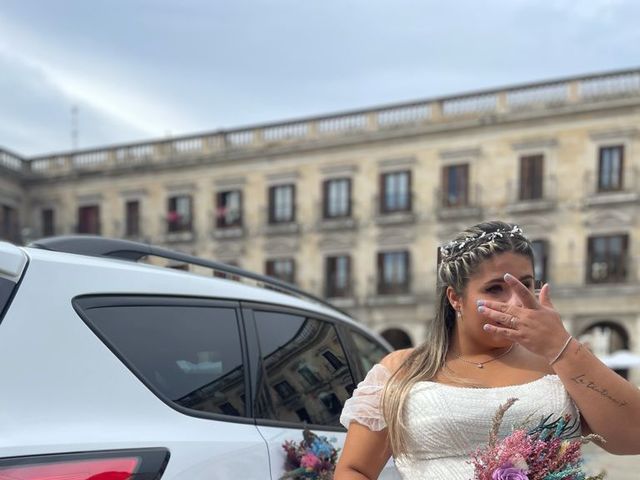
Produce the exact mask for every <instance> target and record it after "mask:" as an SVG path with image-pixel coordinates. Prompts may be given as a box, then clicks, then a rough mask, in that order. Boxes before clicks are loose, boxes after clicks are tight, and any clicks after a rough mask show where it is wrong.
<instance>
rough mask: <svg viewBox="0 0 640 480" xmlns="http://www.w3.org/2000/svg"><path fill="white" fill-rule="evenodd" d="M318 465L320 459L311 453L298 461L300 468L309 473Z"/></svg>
mask: <svg viewBox="0 0 640 480" xmlns="http://www.w3.org/2000/svg"><path fill="white" fill-rule="evenodd" d="M320 463H321V461H320V459H319V458H318V457H316V456H315V455H314V454H313V453H307V454H305V455H303V456H302V458H301V459H300V466H301V467H304V468H306V469H307V470H310V471H311V470H314V469H315V468H316V467H317V466H318V465H320Z"/></svg>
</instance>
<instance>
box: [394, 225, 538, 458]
mask: <svg viewBox="0 0 640 480" xmlns="http://www.w3.org/2000/svg"><path fill="white" fill-rule="evenodd" d="M441 252H443V255H442V257H441V258H442V261H441V262H440V264H439V265H438V273H437V278H438V282H437V286H436V312H435V318H434V319H433V320H432V321H431V322H429V323H428V324H427V334H426V338H427V340H426V341H425V342H424V343H422V344H421V345H419V346H417V347H416V348H415V349H414V350H413V352H411V354H410V355H408V357H407V358H406V359H405V360H404V362H403V363H402V365H401V367H400V368H399V369H398V370H396V372H395V373H394V374H393V375H392V376H391V378H390V380H389V381H388V382H387V384H386V386H385V388H384V391H383V395H382V411H383V414H384V418H385V421H386V423H387V426H388V436H389V442H390V446H391V450H392V451H393V455H394V456H395V457H398V456H400V455H403V454H406V453H407V441H406V434H405V423H404V406H405V404H406V399H407V396H408V394H409V392H410V391H411V389H412V387H413V386H414V385H415V384H416V382H419V381H424V380H429V379H431V378H433V377H434V376H435V375H436V373H437V372H438V371H439V370H440V369H441V368H442V367H443V366H444V364H445V359H446V356H447V350H448V348H449V342H450V340H451V337H452V334H453V330H454V327H455V322H456V312H455V310H454V309H453V307H452V306H451V304H450V303H449V299H448V298H447V287H449V286H451V287H452V288H453V289H454V291H455V292H456V293H457V294H458V295H460V296H462V295H464V292H465V288H466V286H467V283H468V281H469V279H470V278H471V277H472V276H473V275H474V273H475V272H476V271H477V269H478V267H479V265H480V264H481V263H482V262H483V261H485V260H486V259H488V258H490V257H492V256H494V255H496V254H499V253H504V252H514V253H518V254H522V255H525V256H526V257H528V258H530V259H531V262H532V265H533V248H532V246H531V242H530V241H529V240H527V239H526V238H525V237H524V236H523V235H522V231H521V230H520V229H519V228H518V227H517V226H516V225H513V224H509V223H504V222H500V221H490V222H484V223H479V224H477V225H474V226H472V227H470V228H468V229H466V230H465V231H463V232H461V233H460V234H459V235H457V236H456V238H454V239H453V240H452V241H451V242H450V243H449V244H447V245H446V246H445V247H443V248H442V249H441ZM463 382H464V380H463ZM443 414H444V412H443Z"/></svg>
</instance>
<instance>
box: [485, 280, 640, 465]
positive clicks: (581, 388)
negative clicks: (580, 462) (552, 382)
mask: <svg viewBox="0 0 640 480" xmlns="http://www.w3.org/2000/svg"><path fill="white" fill-rule="evenodd" d="M504 278H505V282H506V283H507V284H508V285H510V287H511V288H512V289H513V291H514V293H515V294H516V295H517V297H518V299H519V303H520V305H517V304H515V303H514V302H511V303H504V302H493V301H485V300H479V301H478V311H480V312H482V313H483V314H484V315H485V316H486V317H488V318H490V319H493V320H495V321H496V322H497V323H498V324H500V325H502V326H501V327H497V326H495V325H491V324H485V325H484V327H483V328H484V329H485V331H487V332H493V333H497V334H500V335H503V336H505V337H506V338H509V339H511V340H513V341H515V342H518V343H519V344H520V345H522V346H523V347H525V348H526V349H527V350H529V351H531V352H533V353H536V354H538V355H540V356H542V357H544V358H546V359H547V362H552V367H553V370H554V372H555V373H556V374H557V375H558V376H559V377H560V379H561V380H562V383H563V384H564V386H565V388H566V389H567V391H568V392H569V395H571V398H572V399H573V401H574V402H575V403H576V405H577V406H578V408H579V409H580V412H581V414H582V417H583V419H584V420H585V421H586V424H587V426H588V429H589V430H591V431H592V432H593V433H596V434H598V435H600V436H601V437H603V438H604V439H605V441H606V443H605V444H604V445H601V446H602V447H603V448H604V449H605V450H607V451H608V452H610V453H615V454H619V455H623V454H625V455H637V454H640V390H638V388H636V387H635V386H633V385H632V384H631V383H629V382H627V381H626V380H625V379H624V378H622V377H621V376H619V375H618V374H617V373H615V372H614V371H613V370H611V369H610V368H609V367H607V366H606V365H605V364H604V363H602V362H601V361H600V360H598V358H596V357H595V356H594V355H593V354H592V353H591V352H589V351H588V349H587V348H586V347H583V346H582V345H581V344H580V343H579V342H578V341H577V340H574V339H572V340H571V341H570V343H569V344H567V348H566V349H565V350H564V352H562V354H561V355H560V357H559V358H557V360H556V356H557V355H558V353H559V352H560V351H561V350H562V348H563V346H564V345H565V342H566V341H567V339H568V338H569V333H568V332H567V331H566V329H565V328H564V326H563V324H562V320H561V319H560V315H559V314H558V312H557V311H556V309H555V307H554V306H553V304H552V303H551V299H550V295H549V285H545V286H544V287H542V290H541V292H540V301H538V300H537V299H536V298H535V296H534V294H533V292H531V291H530V290H529V289H528V288H527V287H525V286H524V285H523V284H522V283H521V282H520V281H519V280H518V279H517V278H515V277H513V276H512V275H509V274H506V275H505V277H504ZM554 360H555V361H554Z"/></svg>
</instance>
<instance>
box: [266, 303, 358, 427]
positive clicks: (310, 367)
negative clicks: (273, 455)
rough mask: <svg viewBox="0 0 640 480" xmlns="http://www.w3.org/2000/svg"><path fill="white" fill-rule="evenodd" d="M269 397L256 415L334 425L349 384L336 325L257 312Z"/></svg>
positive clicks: (288, 315)
mask: <svg viewBox="0 0 640 480" xmlns="http://www.w3.org/2000/svg"><path fill="white" fill-rule="evenodd" d="M255 319H256V324H257V328H258V337H259V340H260V348H261V351H262V358H263V362H264V370H265V373H266V378H265V379H264V383H263V385H262V387H263V388H264V389H267V390H268V397H269V399H270V401H269V402H265V403H264V404H262V405H261V407H258V408H257V416H258V417H259V418H268V419H272V420H280V421H285V422H296V423H312V424H318V425H330V426H339V425H340V423H339V417H340V412H341V411H342V405H343V404H344V401H345V400H346V399H347V398H349V397H350V396H351V393H352V392H353V388H354V383H353V377H352V376H351V371H350V370H349V366H348V364H347V360H346V356H345V353H344V351H343V349H342V345H341V344H340V341H339V340H338V334H337V332H336V329H335V327H334V326H333V325H332V324H331V323H329V322H325V321H322V320H317V319H315V318H309V317H304V316H299V315H292V314H286V313H279V312H268V311H256V312H255Z"/></svg>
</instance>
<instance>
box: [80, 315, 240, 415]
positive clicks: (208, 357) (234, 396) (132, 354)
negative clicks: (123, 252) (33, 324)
mask: <svg viewBox="0 0 640 480" xmlns="http://www.w3.org/2000/svg"><path fill="white" fill-rule="evenodd" d="M84 313H85V316H86V318H87V319H88V321H89V323H90V325H92V326H93V328H94V329H95V330H97V332H98V333H99V336H100V337H101V338H102V340H103V341H104V342H105V343H107V344H108V345H109V346H110V347H111V348H112V349H114V350H115V351H116V352H117V353H118V354H119V357H120V358H121V360H122V361H123V362H124V363H125V364H127V366H129V367H130V368H131V369H132V370H133V371H134V372H136V373H138V374H139V375H140V376H142V377H143V379H144V380H145V381H146V383H147V384H148V385H150V386H151V387H152V390H154V391H155V392H159V393H160V394H161V396H162V397H164V398H165V399H168V400H169V401H170V402H173V403H175V404H177V405H179V406H181V407H184V408H188V409H191V410H195V411H198V412H207V413H215V414H224V415H231V416H234V417H238V416H244V415H245V411H246V408H245V394H246V392H245V373H244V370H245V369H244V365H243V361H242V348H241V342H240V334H239V327H238V318H237V315H236V310H235V309H233V308H223V307H213V306H212V307H207V306H186V305H185V306H181V305H168V304H167V305H122V306H117V305H116V306H101V307H99V308H88V309H86V310H84Z"/></svg>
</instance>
